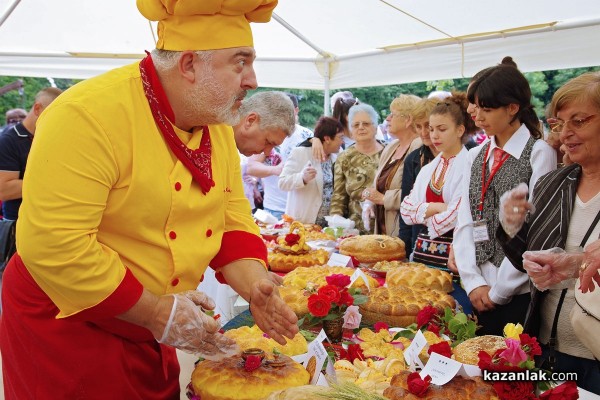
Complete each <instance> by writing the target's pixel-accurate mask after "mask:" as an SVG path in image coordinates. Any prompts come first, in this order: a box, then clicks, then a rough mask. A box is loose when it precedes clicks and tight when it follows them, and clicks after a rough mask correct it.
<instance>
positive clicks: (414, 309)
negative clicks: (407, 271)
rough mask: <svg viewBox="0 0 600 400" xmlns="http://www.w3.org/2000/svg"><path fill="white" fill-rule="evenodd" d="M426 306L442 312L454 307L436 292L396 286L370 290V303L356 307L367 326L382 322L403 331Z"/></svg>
mask: <svg viewBox="0 0 600 400" xmlns="http://www.w3.org/2000/svg"><path fill="white" fill-rule="evenodd" d="M427 305H432V306H434V307H437V308H438V309H440V310H443V309H444V308H446V307H450V308H454V307H455V306H456V303H455V301H454V298H452V296H450V295H448V294H447V293H444V292H440V291H438V290H432V289H427V288H421V287H414V288H411V287H407V286H397V287H394V288H391V287H379V288H375V289H372V290H371V292H370V293H369V300H368V301H367V302H366V303H364V304H361V305H360V306H359V307H360V313H361V314H362V316H363V320H364V321H365V322H367V323H373V324H374V323H376V322H379V321H381V322H385V323H386V324H388V325H389V326H393V327H406V326H408V325H410V324H412V323H413V322H415V321H416V320H417V314H418V313H419V311H421V309H423V308H424V307H425V306H427Z"/></svg>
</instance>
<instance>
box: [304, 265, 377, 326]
mask: <svg viewBox="0 0 600 400" xmlns="http://www.w3.org/2000/svg"><path fill="white" fill-rule="evenodd" d="M325 280H326V282H327V285H325V286H321V287H320V288H318V289H316V291H315V289H310V290H312V294H311V295H310V296H309V297H308V311H309V314H308V315H306V316H305V317H303V318H302V319H300V321H298V325H300V326H302V325H303V324H306V325H308V326H311V325H316V324H318V323H319V322H322V321H330V320H336V319H340V318H343V319H344V328H347V329H356V328H358V326H359V325H360V321H361V316H360V313H359V311H358V305H360V304H363V303H366V302H367V300H368V297H367V296H365V295H363V294H362V290H361V289H359V288H353V287H349V286H350V277H349V276H348V275H344V274H333V275H329V276H327V277H326V278H325Z"/></svg>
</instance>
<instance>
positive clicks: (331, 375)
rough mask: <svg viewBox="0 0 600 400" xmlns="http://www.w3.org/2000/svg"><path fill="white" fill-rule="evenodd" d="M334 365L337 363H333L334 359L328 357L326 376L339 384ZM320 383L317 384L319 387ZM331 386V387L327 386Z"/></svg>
mask: <svg viewBox="0 0 600 400" xmlns="http://www.w3.org/2000/svg"><path fill="white" fill-rule="evenodd" d="M334 363H335V361H333V358H331V356H329V355H328V356H327V366H326V367H325V375H327V376H328V377H329V378H330V379H331V380H333V382H337V376H336V375H335V368H334ZM318 384H319V383H318V382H317V385H318ZM327 386H329V385H327Z"/></svg>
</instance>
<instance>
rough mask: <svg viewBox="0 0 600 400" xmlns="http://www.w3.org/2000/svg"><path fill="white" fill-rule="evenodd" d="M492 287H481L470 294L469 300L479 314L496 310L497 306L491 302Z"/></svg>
mask: <svg viewBox="0 0 600 400" xmlns="http://www.w3.org/2000/svg"><path fill="white" fill-rule="evenodd" d="M490 289H491V288H490V287H489V286H487V285H485V286H479V287H478V288H475V289H473V290H472V291H471V293H469V300H471V304H472V305H473V307H475V309H476V310H477V311H478V312H480V313H481V312H485V311H491V310H493V309H494V308H496V304H494V302H493V301H492V300H490Z"/></svg>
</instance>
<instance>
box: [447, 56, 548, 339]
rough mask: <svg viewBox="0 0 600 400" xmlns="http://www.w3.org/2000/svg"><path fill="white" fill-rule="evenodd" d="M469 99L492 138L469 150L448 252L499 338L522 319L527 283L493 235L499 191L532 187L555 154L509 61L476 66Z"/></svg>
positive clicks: (484, 330)
mask: <svg viewBox="0 0 600 400" xmlns="http://www.w3.org/2000/svg"><path fill="white" fill-rule="evenodd" d="M468 99H469V102H470V103H472V104H473V105H474V108H473V110H472V111H473V112H474V115H475V122H476V124H477V125H478V126H479V127H480V128H482V129H484V130H485V132H486V134H487V135H488V136H489V139H488V140H487V141H486V142H484V143H482V144H481V145H480V146H478V147H475V148H473V149H471V150H470V151H469V160H470V162H469V164H468V166H467V168H468V169H469V170H470V174H469V176H468V177H467V178H466V179H465V180H464V183H463V197H462V201H461V205H460V207H459V215H458V222H457V225H456V228H455V230H454V240H453V250H454V255H455V260H456V264H457V267H458V271H459V274H460V277H461V280H462V283H463V285H464V288H465V290H466V291H467V293H468V294H469V298H470V300H471V304H472V305H473V308H474V309H475V312H476V314H477V316H478V320H479V324H480V325H481V329H480V331H479V334H492V335H502V331H503V328H504V325H505V324H506V323H508V322H513V323H517V322H521V323H523V321H524V319H525V312H526V310H527V306H528V304H529V284H528V279H527V275H526V274H524V273H522V272H520V271H518V270H517V269H515V268H514V267H513V265H512V264H511V263H510V261H509V260H508V259H506V258H505V255H504V251H503V250H502V247H501V246H500V244H499V243H498V242H497V241H496V240H495V236H494V235H495V233H496V230H497V229H498V226H499V222H498V205H499V204H500V196H501V195H502V194H503V193H504V192H506V191H508V190H510V189H512V188H514V187H515V186H517V185H518V184H519V183H521V182H524V183H527V184H528V185H529V187H530V188H533V187H534V186H535V183H536V182H537V180H538V179H539V177H541V176H542V175H544V174H546V173H547V172H550V171H552V170H553V169H555V168H556V156H555V154H554V150H553V149H552V148H551V147H550V146H549V145H548V144H547V143H546V142H544V141H543V140H541V139H540V138H541V137H542V134H541V132H540V124H539V121H538V117H537V115H536V114H535V111H534V109H533V105H532V104H531V90H530V88H529V83H528V82H527V79H525V77H524V76H523V74H522V73H521V72H520V71H519V70H518V69H517V68H515V67H514V66H513V65H506V64H499V65H496V66H494V67H490V68H486V69H485V70H482V71H480V72H479V73H478V74H477V75H476V78H475V79H474V80H473V81H472V82H471V84H470V85H469V89H468Z"/></svg>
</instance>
